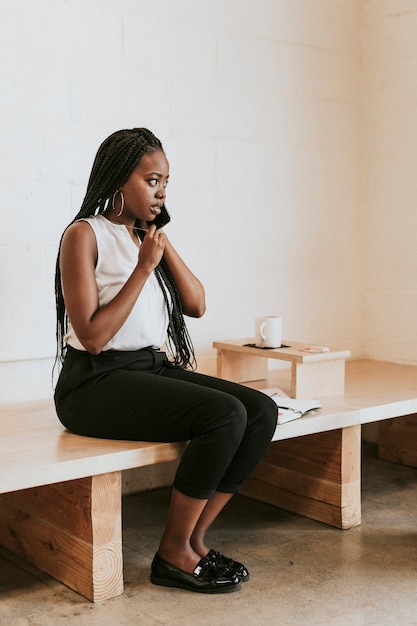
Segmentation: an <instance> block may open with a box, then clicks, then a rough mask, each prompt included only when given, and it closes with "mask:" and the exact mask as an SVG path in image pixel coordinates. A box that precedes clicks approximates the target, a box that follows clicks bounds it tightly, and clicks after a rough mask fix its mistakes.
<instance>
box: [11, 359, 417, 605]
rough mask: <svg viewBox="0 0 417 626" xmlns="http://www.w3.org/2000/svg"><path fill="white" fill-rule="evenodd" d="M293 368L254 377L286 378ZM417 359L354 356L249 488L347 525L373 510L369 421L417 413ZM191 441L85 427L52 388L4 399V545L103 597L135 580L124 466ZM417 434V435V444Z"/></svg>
mask: <svg viewBox="0 0 417 626" xmlns="http://www.w3.org/2000/svg"><path fill="white" fill-rule="evenodd" d="M285 376H286V373H285V372H280V371H278V372H274V373H273V374H271V377H270V379H269V380H268V381H258V382H256V383H251V386H254V387H258V388H262V387H265V386H271V385H278V386H280V387H282V388H284V389H285V386H286V382H285V380H286V379H285ZM416 383H417V367H412V366H404V365H396V364H392V363H381V362H377V361H348V362H347V363H346V384H345V392H344V394H341V395H337V396H334V397H327V398H323V401H322V408H321V409H320V410H318V411H316V412H315V413H313V414H309V415H306V416H305V417H303V418H301V419H297V420H294V421H293V422H289V423H287V424H283V425H280V426H278V427H277V430H276V432H275V436H274V438H273V441H272V443H271V445H270V446H269V448H268V450H267V453H266V454H265V456H264V458H263V459H262V461H261V462H260V463H259V465H258V466H257V468H256V469H255V470H254V472H253V473H252V475H251V476H250V477H249V478H248V480H247V481H246V482H245V484H244V486H243V493H244V494H245V495H248V496H250V497H253V498H256V499H258V500H261V501H264V502H268V503H271V504H274V505H276V506H280V507H282V508H285V509H287V510H290V511H294V512H296V513H299V514H302V515H305V516H308V517H311V518H312V519H316V520H319V521H322V522H325V523H328V524H331V525H334V526H336V527H338V528H341V529H343V528H350V527H352V526H355V525H357V524H359V523H360V522H361V503H360V478H361V476H360V445H361V425H362V424H367V423H370V422H378V421H380V420H392V419H394V418H397V417H400V416H409V415H412V414H417V384H416ZM185 445H186V444H185V443H181V442H180V443H174V444H167V443H147V442H132V441H115V440H103V439H93V438H87V437H80V436H77V435H73V434H71V433H69V432H67V431H66V430H65V429H64V428H63V427H62V426H61V424H60V423H59V421H58V418H57V417H56V414H55V409H54V406H53V402H52V400H43V401H36V402H29V403H23V404H14V405H7V406H2V407H1V406H0V545H2V546H3V547H5V548H7V549H8V550H10V551H11V552H14V553H15V554H18V555H19V556H21V557H23V558H24V559H26V560H28V561H29V562H31V563H33V564H34V565H36V566H37V567H39V568H40V569H42V570H44V571H45V572H47V573H48V574H50V575H52V576H53V577H55V578H57V579H58V580H60V581H61V582H63V583H64V584H66V585H68V586H69V587H71V588H72V589H74V590H76V591H77V592H79V593H81V594H82V595H83V596H85V597H86V598H88V599H89V600H91V601H99V600H104V599H107V598H111V597H114V596H117V595H120V594H121V593H122V592H123V560H122V530H121V499H122V496H121V473H122V471H123V470H127V469H131V468H137V467H143V466H146V465H153V464H156V463H162V462H165V461H171V460H175V459H178V458H179V457H180V456H181V454H182V452H183V450H184V446H185ZM416 445H417V444H416Z"/></svg>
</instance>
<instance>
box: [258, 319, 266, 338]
mask: <svg viewBox="0 0 417 626" xmlns="http://www.w3.org/2000/svg"><path fill="white" fill-rule="evenodd" d="M265 327H266V322H262V324H261V325H260V326H259V334H260V336H261V339H263V340H264V341H265V340H266V337H265V335H264V330H265Z"/></svg>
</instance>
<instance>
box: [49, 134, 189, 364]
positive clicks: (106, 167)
mask: <svg viewBox="0 0 417 626" xmlns="http://www.w3.org/2000/svg"><path fill="white" fill-rule="evenodd" d="M156 150H160V151H161V152H163V151H164V150H163V147H162V143H161V142H160V141H159V139H157V137H155V135H154V134H153V133H151V131H150V130H147V129H146V128H133V129H131V130H119V131H116V132H115V133H113V134H112V135H110V137H108V138H107V139H105V140H104V141H103V143H102V144H101V146H100V147H99V149H98V151H97V155H96V158H95V160H94V163H93V167H92V170H91V174H90V178H89V181H88V185H87V191H86V194H85V197H84V200H83V202H82V205H81V209H80V211H79V212H78V213H77V215H76V216H75V218H74V219H73V220H72V222H71V224H73V223H74V222H76V221H77V220H79V219H82V218H85V217H91V216H93V215H97V214H99V213H103V212H104V210H105V209H106V208H107V206H108V203H109V201H110V198H112V197H113V195H114V193H115V192H116V191H117V190H118V189H119V188H120V187H121V186H122V185H123V184H124V183H125V182H126V181H127V179H128V178H129V176H130V174H131V173H132V172H133V170H134V169H135V167H136V166H137V165H138V163H139V162H140V160H141V159H142V157H143V156H144V154H146V153H149V152H154V151H156ZM71 224H69V226H70V225H71ZM64 232H65V231H64ZM141 232H142V231H139V233H141ZM62 237H63V235H62ZM62 237H61V242H62ZM61 242H60V245H59V252H58V256H57V260H56V268H55V301H56V318H57V321H56V340H57V356H56V363H57V362H58V361H59V362H60V363H62V362H63V360H64V357H65V345H64V337H65V335H66V333H67V331H68V316H67V313H66V310H65V302H64V296H63V293H62V284H61V270H60V250H61ZM155 275H156V277H157V279H158V282H159V284H160V286H161V289H162V292H163V294H164V298H165V302H166V305H167V311H168V319H169V324H168V349H169V352H170V354H171V356H172V358H173V361H174V363H175V364H176V365H179V366H181V367H187V368H190V369H195V367H196V359H195V354H194V348H193V344H192V341H191V338H190V335H189V333H188V330H187V327H186V325H185V321H184V316H183V311H182V306H181V299H180V296H179V293H178V290H177V287H176V285H175V282H174V279H173V277H172V275H171V272H170V271H169V269H168V266H167V264H166V262H165V259H164V258H162V260H161V262H160V263H159V265H158V267H157V268H155ZM168 294H169V297H168ZM170 301H171V304H170Z"/></svg>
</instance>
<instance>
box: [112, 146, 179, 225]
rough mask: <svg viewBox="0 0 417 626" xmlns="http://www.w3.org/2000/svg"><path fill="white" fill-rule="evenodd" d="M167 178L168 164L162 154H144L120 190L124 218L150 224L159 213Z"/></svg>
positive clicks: (163, 199) (163, 200) (164, 194)
mask: <svg viewBox="0 0 417 626" xmlns="http://www.w3.org/2000/svg"><path fill="white" fill-rule="evenodd" d="M168 178H169V163H168V160H167V158H166V156H165V154H164V153H163V152H161V151H160V150H158V151H156V152H148V153H146V154H145V155H144V156H143V157H142V159H141V160H140V162H139V164H138V165H137V166H136V167H135V169H134V170H133V172H132V173H131V175H130V176H129V178H128V179H127V181H126V182H125V184H124V185H122V187H121V188H120V190H121V191H122V193H123V196H124V200H125V205H124V209H123V215H124V218H131V219H133V220H136V219H139V220H142V221H144V222H150V221H153V220H154V219H155V217H156V216H157V215H159V213H160V212H161V206H162V205H163V204H164V202H165V197H166V186H167V184H168Z"/></svg>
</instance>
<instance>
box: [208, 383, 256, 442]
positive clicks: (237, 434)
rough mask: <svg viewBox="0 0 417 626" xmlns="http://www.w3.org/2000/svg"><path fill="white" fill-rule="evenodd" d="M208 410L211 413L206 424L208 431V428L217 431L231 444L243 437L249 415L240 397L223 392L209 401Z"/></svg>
mask: <svg viewBox="0 0 417 626" xmlns="http://www.w3.org/2000/svg"><path fill="white" fill-rule="evenodd" d="M206 410H207V412H208V414H209V416H208V417H207V419H206V420H205V424H204V428H205V430H206V432H207V430H209V431H210V432H213V431H214V432H217V433H218V435H219V436H221V437H222V439H223V440H227V441H229V442H230V444H231V445H233V442H234V441H240V440H241V439H242V437H243V435H244V433H245V430H246V426H247V420H248V416H247V411H246V408H245V405H244V404H243V403H242V402H241V401H240V400H239V399H238V398H235V397H234V396H230V395H228V394H221V395H220V396H218V397H217V398H216V399H215V400H214V401H213V402H209V403H208V405H207V406H206ZM206 415H207V413H206Z"/></svg>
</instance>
